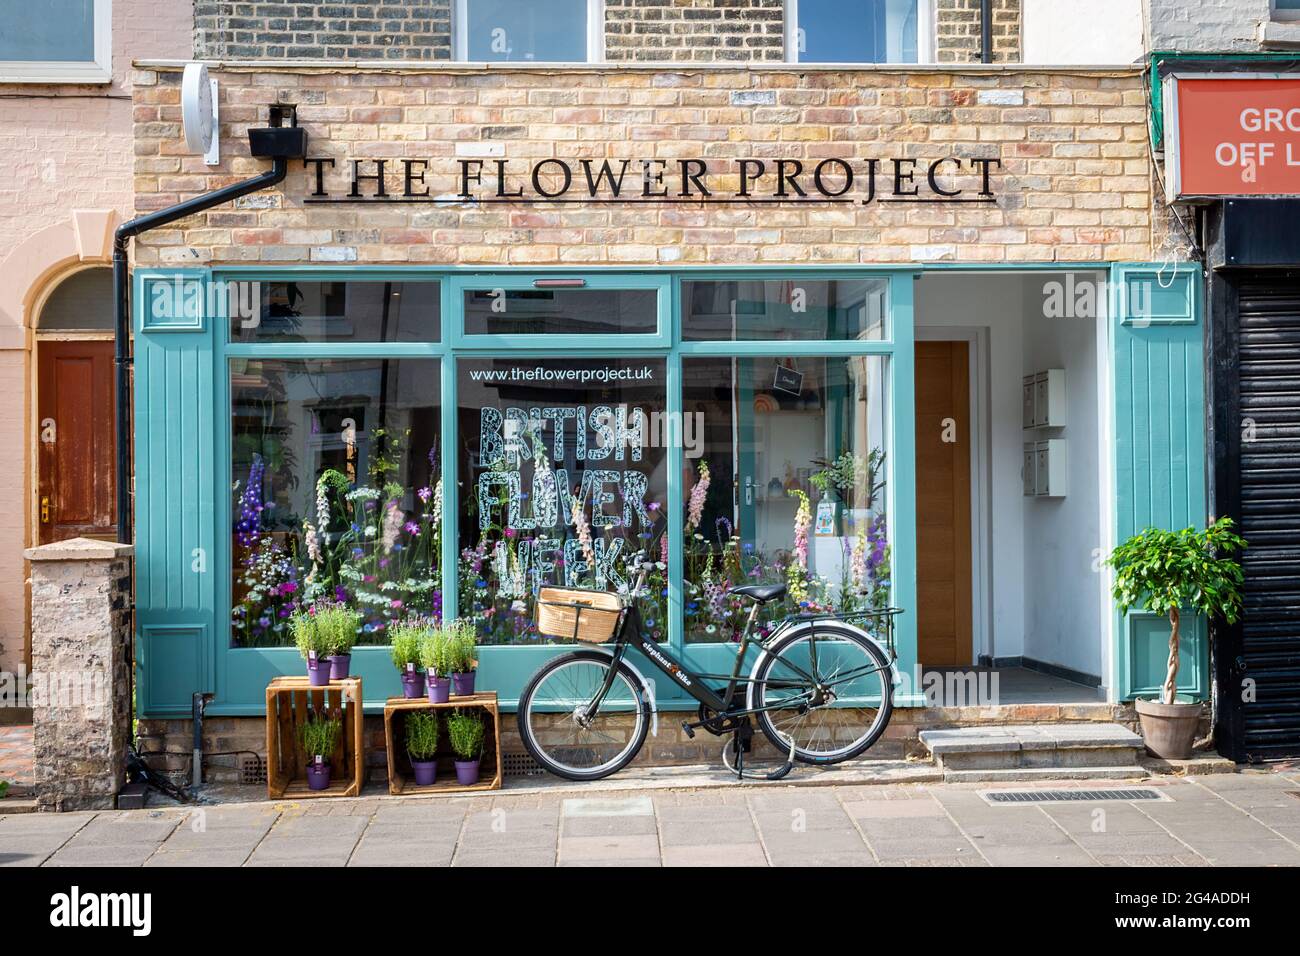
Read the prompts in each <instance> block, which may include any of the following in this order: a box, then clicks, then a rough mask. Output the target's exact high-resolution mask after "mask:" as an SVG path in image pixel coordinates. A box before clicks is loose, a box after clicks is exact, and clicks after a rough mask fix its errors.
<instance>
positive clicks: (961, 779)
mask: <svg viewBox="0 0 1300 956" xmlns="http://www.w3.org/2000/svg"><path fill="white" fill-rule="evenodd" d="M1147 776H1149V774H1148V773H1147V772H1146V770H1145V769H1144V768H1143V767H1140V766H1135V767H1014V768H1012V769H1009V770H944V772H943V782H944V783H1029V782H1033V781H1039V782H1043V781H1050V780H1142V779H1144V778H1146V777H1147Z"/></svg>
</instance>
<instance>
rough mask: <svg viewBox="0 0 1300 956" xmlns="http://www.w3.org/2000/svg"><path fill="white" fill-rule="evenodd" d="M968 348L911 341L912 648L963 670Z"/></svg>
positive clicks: (967, 599) (967, 647)
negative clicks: (914, 550)
mask: <svg viewBox="0 0 1300 956" xmlns="http://www.w3.org/2000/svg"><path fill="white" fill-rule="evenodd" d="M970 469H971V444H970V349H969V345H968V343H966V342H917V343H916V536H917V542H916V546H917V562H916V577H917V582H916V583H917V602H916V603H917V609H916V610H917V649H918V658H919V660H920V661H921V663H922V664H927V665H934V666H953V665H969V664H971V663H972V662H973V660H974V649H973V647H972V642H971V630H972V623H971V510H970V494H971V477H970Z"/></svg>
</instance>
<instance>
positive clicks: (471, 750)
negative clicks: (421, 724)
mask: <svg viewBox="0 0 1300 956" xmlns="http://www.w3.org/2000/svg"><path fill="white" fill-rule="evenodd" d="M447 736H448V738H450V740H451V749H452V752H453V753H455V755H456V780H457V782H459V783H460V785H461V786H462V787H470V786H473V785H474V784H476V783H478V768H479V761H481V760H482V759H483V717H482V716H481V715H480V714H478V713H477V712H474V713H465V712H464V711H461V710H457V711H456V712H455V713H453V714H452V715H451V716H450V717H448V718H447Z"/></svg>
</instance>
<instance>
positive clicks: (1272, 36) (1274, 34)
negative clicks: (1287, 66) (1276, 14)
mask: <svg viewBox="0 0 1300 956" xmlns="http://www.w3.org/2000/svg"><path fill="white" fill-rule="evenodd" d="M1258 36H1259V43H1260V45H1261V46H1264V47H1268V48H1270V49H1284V50H1293V49H1297V48H1300V20H1293V19H1286V20H1264V21H1262V22H1261V23H1260V25H1259V34H1258Z"/></svg>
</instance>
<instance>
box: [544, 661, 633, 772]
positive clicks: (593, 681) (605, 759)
mask: <svg viewBox="0 0 1300 956" xmlns="http://www.w3.org/2000/svg"><path fill="white" fill-rule="evenodd" d="M613 666H614V660H613V658H612V657H610V655H608V654H602V653H601V652H599V651H573V652H572V653H569V654H562V655H560V656H559V657H557V658H555V659H554V660H551V661H549V662H547V663H546V664H545V665H543V666H542V667H541V669H539V670H538V671H537V673H536V674H534V675H533V678H532V680H530V681H529V682H528V686H527V687H525V688H524V692H523V694H521V695H520V697H519V713H518V721H519V736H520V737H521V738H522V739H523V742H524V747H526V748H527V749H528V752H529V753H530V754H532V756H533V759H534V760H536V761H537V762H538V763H539V764H541V766H542V767H544V768H545V769H547V770H549V771H550V772H551V773H553V774H556V775H557V776H560V777H565V778H566V779H568V780H599V779H600V778H601V777H608V776H609V775H610V774H612V773H617V772H618V771H619V770H622V769H623V768H624V767H626V766H627V765H628V763H629V762H631V760H632V758H634V757H635V756H636V755H637V752H638V751H639V750H640V749H641V746H642V745H643V744H644V743H645V738H646V733H647V731H648V730H649V729H650V707H649V705H648V704H647V703H646V700H645V695H644V693H643V691H642V688H641V682H640V681H639V680H638V679H637V676H636V673H635V672H634V671H633V670H632V668H630V667H629V666H628V665H627V664H626V663H625V662H623V661H620V662H619V664H618V669H617V670H616V671H615V673H614V679H613V684H612V685H611V686H610V689H609V692H608V693H607V694H606V695H605V696H604V698H602V699H601V701H600V704H599V705H598V706H597V707H596V708H595V710H594V711H593V712H592V713H591V715H590V716H589V717H588V716H586V712H587V709H588V708H589V706H590V704H591V702H592V701H593V700H595V698H596V695H597V693H599V691H600V689H601V687H603V686H604V685H605V681H606V679H607V678H608V677H609V672H610V669H611V668H612V667H613Z"/></svg>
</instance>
